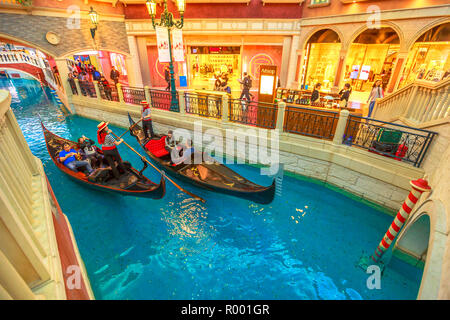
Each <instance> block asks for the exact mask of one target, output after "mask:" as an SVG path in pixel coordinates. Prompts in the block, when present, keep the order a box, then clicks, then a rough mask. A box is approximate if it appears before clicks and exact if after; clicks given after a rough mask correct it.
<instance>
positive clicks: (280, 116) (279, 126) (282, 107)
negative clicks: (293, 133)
mask: <svg viewBox="0 0 450 320" xmlns="http://www.w3.org/2000/svg"><path fill="white" fill-rule="evenodd" d="M285 111H286V102H284V101H281V102H278V110H277V123H276V126H275V129H276V130H278V131H279V132H283V127H284V113H285Z"/></svg>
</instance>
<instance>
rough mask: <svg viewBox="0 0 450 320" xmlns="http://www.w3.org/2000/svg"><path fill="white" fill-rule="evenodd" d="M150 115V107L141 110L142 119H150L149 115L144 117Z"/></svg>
mask: <svg viewBox="0 0 450 320" xmlns="http://www.w3.org/2000/svg"><path fill="white" fill-rule="evenodd" d="M151 115H152V113H151V111H150V108H147V109H145V110H144V111H142V118H144V121H146V120H152V118H151V117H150V118H147V119H146V118H145V117H147V116H151Z"/></svg>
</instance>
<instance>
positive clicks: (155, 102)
mask: <svg viewBox="0 0 450 320" xmlns="http://www.w3.org/2000/svg"><path fill="white" fill-rule="evenodd" d="M150 99H151V102H152V107H153V108H156V109H162V110H167V111H175V112H178V111H179V110H171V108H170V106H171V103H172V93H171V92H170V91H165V90H157V89H151V90H150ZM177 99H178V92H177Z"/></svg>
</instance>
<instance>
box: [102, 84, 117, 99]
mask: <svg viewBox="0 0 450 320" xmlns="http://www.w3.org/2000/svg"><path fill="white" fill-rule="evenodd" d="M98 89H99V91H100V96H101V98H102V99H104V100H109V101H116V102H119V95H118V93H117V88H116V86H115V85H114V84H109V85H103V84H102V83H99V84H98Z"/></svg>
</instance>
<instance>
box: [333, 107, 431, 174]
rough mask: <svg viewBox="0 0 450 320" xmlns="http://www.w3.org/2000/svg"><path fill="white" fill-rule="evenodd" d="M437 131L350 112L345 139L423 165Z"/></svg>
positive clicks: (362, 146) (343, 141) (358, 145)
mask: <svg viewBox="0 0 450 320" xmlns="http://www.w3.org/2000/svg"><path fill="white" fill-rule="evenodd" d="M436 135H437V133H436V132H433V131H428V130H422V129H416V128H412V127H408V126H404V125H400V124H394V123H390V122H385V121H380V120H374V119H371V118H364V117H359V116H352V115H350V116H349V118H348V121H347V126H346V128H345V135H344V136H343V138H342V143H343V144H346V145H349V146H356V147H360V148H364V149H367V150H369V151H370V152H374V153H377V154H380V155H383V156H386V157H390V158H393V159H396V160H398V161H404V162H407V163H410V164H412V165H413V166H415V167H420V166H421V164H422V162H423V160H424V158H425V156H426V154H427V151H428V150H429V148H430V145H431V143H432V142H433V139H434V137H435V136H436Z"/></svg>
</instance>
